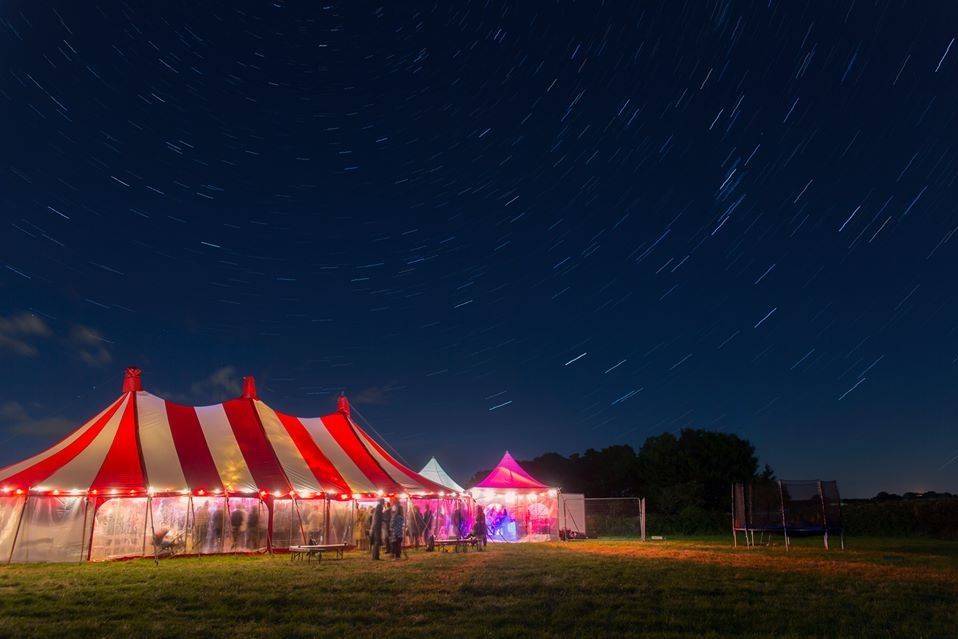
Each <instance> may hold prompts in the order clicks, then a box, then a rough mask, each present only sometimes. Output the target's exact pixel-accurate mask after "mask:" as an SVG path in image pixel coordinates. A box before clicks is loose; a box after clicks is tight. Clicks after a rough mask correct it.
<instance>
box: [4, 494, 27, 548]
mask: <svg viewBox="0 0 958 639" xmlns="http://www.w3.org/2000/svg"><path fill="white" fill-rule="evenodd" d="M29 498H30V497H29V493H28V494H27V496H26V497H24V498H23V503H22V504H20V515H19V516H18V517H17V530H16V532H14V533H13V543H12V544H10V556H9V557H7V565H9V564H11V563H13V551H14V550H16V548H17V540H18V539H19V538H20V525H21V524H22V523H23V511H25V510H26V509H27V500H28V499H29Z"/></svg>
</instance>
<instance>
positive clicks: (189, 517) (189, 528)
mask: <svg viewBox="0 0 958 639" xmlns="http://www.w3.org/2000/svg"><path fill="white" fill-rule="evenodd" d="M186 501H187V505H188V507H189V509H188V510H187V511H186V533H185V534H186V535H187V538H188V539H189V540H190V543H189V550H190V551H193V553H195V552H196V549H195V548H193V526H195V525H196V513H195V512H193V493H192V492H191V493H190V494H189V496H188V497H187V499H186Z"/></svg>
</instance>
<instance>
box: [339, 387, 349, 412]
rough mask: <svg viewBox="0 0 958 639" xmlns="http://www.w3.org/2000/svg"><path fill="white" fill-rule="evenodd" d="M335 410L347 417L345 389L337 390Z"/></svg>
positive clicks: (347, 405) (347, 402)
mask: <svg viewBox="0 0 958 639" xmlns="http://www.w3.org/2000/svg"><path fill="white" fill-rule="evenodd" d="M336 411H337V412H340V413H342V414H343V415H345V416H346V417H349V400H348V399H346V391H339V399H337V400H336Z"/></svg>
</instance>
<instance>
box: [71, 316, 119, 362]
mask: <svg viewBox="0 0 958 639" xmlns="http://www.w3.org/2000/svg"><path fill="white" fill-rule="evenodd" d="M70 344H71V345H72V346H73V347H74V348H75V349H76V353H77V355H78V356H79V358H80V359H81V360H83V362H84V363H85V364H87V365H88V366H95V367H99V366H105V365H106V364H109V363H110V362H112V361H113V356H112V355H111V354H110V351H109V348H108V346H107V345H108V344H109V342H108V341H107V340H106V339H104V338H103V336H102V335H100V333H99V332H98V331H96V330H95V329H92V328H90V327H89V326H83V325H81V324H78V325H76V326H74V327H73V328H72V329H70Z"/></svg>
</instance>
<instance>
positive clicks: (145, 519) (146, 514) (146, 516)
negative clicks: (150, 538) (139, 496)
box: [140, 496, 150, 557]
mask: <svg viewBox="0 0 958 639" xmlns="http://www.w3.org/2000/svg"><path fill="white" fill-rule="evenodd" d="M149 520H150V497H149V496H147V498H146V510H145V511H143V549H142V550H141V551H140V556H141V557H145V556H146V523H147V522H148V521H149Z"/></svg>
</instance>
